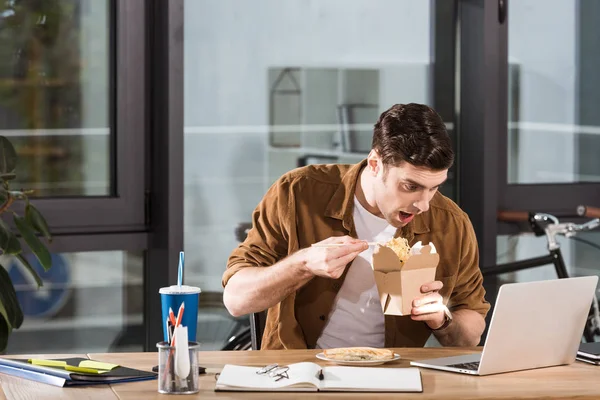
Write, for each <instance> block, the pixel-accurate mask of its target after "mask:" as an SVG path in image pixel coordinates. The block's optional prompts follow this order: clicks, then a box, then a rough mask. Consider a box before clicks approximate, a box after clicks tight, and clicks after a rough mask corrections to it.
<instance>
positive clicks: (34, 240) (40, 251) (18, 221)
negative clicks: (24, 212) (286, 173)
mask: <svg viewBox="0 0 600 400" xmlns="http://www.w3.org/2000/svg"><path fill="white" fill-rule="evenodd" d="M15 225H17V229H18V230H19V232H21V235H22V236H23V239H24V240H25V242H26V243H27V245H28V246H29V248H30V249H31V251H32V252H33V254H35V256H36V257H37V259H38V260H40V264H42V267H44V270H45V271H48V270H49V269H50V267H51V266H52V258H51V257H50V252H49V251H48V249H47V248H46V246H44V244H43V243H42V242H41V240H40V239H39V238H38V237H37V236H36V235H35V231H34V230H33V228H32V227H31V226H30V225H29V224H28V223H27V220H25V218H22V217H19V216H17V215H15Z"/></svg>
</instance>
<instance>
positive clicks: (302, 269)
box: [289, 250, 314, 279]
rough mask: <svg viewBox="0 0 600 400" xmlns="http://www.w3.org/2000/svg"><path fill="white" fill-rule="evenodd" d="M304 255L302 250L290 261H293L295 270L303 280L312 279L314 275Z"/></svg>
mask: <svg viewBox="0 0 600 400" xmlns="http://www.w3.org/2000/svg"><path fill="white" fill-rule="evenodd" d="M303 253H304V252H303V251H302V250H300V251H299V252H297V253H296V254H294V255H293V256H292V257H290V258H289V261H291V263H292V266H293V268H294V269H295V270H296V272H297V273H298V275H299V277H300V278H301V279H310V278H312V277H313V276H314V274H313V273H312V271H311V270H310V268H308V266H307V260H306V257H305V256H304V254H303Z"/></svg>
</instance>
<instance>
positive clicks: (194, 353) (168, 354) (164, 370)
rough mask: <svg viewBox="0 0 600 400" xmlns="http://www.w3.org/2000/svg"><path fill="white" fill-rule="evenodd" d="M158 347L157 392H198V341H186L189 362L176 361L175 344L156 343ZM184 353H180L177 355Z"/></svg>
mask: <svg viewBox="0 0 600 400" xmlns="http://www.w3.org/2000/svg"><path fill="white" fill-rule="evenodd" d="M156 347H157V348H158V392H159V393H166V394H193V393H198V390H199V386H198V385H199V382H198V351H199V350H200V343H198V342H188V351H187V355H185V356H187V357H188V358H189V363H186V362H180V364H179V365H178V364H177V363H176V355H175V346H170V345H169V343H167V342H159V343H157V344H156ZM183 356H184V355H182V354H180V355H179V357H183Z"/></svg>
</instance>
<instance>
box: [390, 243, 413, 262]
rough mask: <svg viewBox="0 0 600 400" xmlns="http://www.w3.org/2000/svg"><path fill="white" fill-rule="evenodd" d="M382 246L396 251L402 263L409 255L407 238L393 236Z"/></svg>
mask: <svg viewBox="0 0 600 400" xmlns="http://www.w3.org/2000/svg"><path fill="white" fill-rule="evenodd" d="M384 246H386V247H389V248H390V249H392V250H393V251H394V253H396V255H397V256H398V258H399V259H400V262H401V263H404V262H405V261H406V260H408V257H410V245H409V244H408V240H406V239H404V238H403V237H397V238H393V239H391V240H390V241H388V242H386V243H385V244H384Z"/></svg>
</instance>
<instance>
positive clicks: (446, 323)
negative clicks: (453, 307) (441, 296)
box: [431, 307, 453, 332]
mask: <svg viewBox="0 0 600 400" xmlns="http://www.w3.org/2000/svg"><path fill="white" fill-rule="evenodd" d="M452 321H453V318H452V314H451V313H450V310H448V308H447V307H445V308H444V323H443V324H442V325H441V326H439V327H437V328H435V329H433V328H432V329H431V330H432V331H434V332H440V331H443V330H445V329H446V328H448V327H449V326H450V325H451V324H452Z"/></svg>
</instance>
